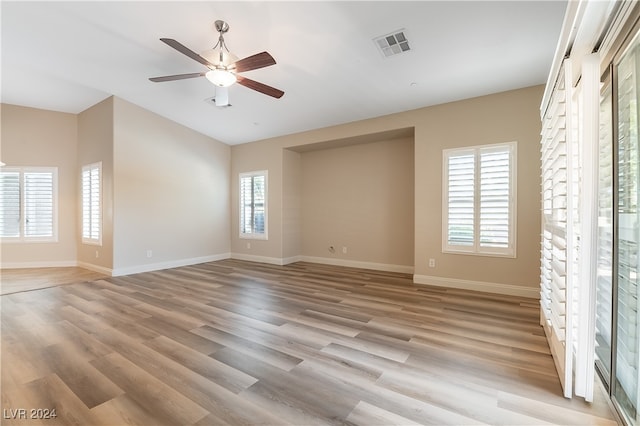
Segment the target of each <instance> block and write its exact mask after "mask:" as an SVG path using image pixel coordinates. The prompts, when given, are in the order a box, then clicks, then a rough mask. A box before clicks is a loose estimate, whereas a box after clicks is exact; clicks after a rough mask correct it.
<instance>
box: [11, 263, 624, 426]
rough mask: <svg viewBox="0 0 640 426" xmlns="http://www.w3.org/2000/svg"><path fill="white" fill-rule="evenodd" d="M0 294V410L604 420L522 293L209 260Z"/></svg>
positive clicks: (221, 417) (114, 416) (386, 420)
mask: <svg viewBox="0 0 640 426" xmlns="http://www.w3.org/2000/svg"><path fill="white" fill-rule="evenodd" d="M0 303H1V320H2V346H1V352H0V354H1V366H2V374H1V376H2V377H1V379H2V383H1V384H2V391H1V393H2V412H3V420H2V424H6V425H18V424H29V425H32V424H33V425H37V424H46V425H56V424H69V425H129V424H139V425H220V424H231V425H238V424H262V425H266V424H269V425H279V424H295V425H321V424H360V425H383V424H384V425H387V424H453V425H463V424H465V425H466V424H508V425H540V424H563V425H587V424H601V425H610V424H615V420H614V417H613V415H612V413H611V411H610V409H609V406H608V404H607V403H606V399H605V398H604V396H603V395H602V394H601V393H598V395H597V398H596V401H595V402H594V403H593V404H587V403H584V402H581V401H580V400H579V399H576V398H574V399H572V400H567V399H565V398H563V397H562V396H561V395H562V392H561V389H560V384H559V381H558V378H557V376H556V372H555V370H554V366H553V362H552V360H551V357H550V355H549V350H548V347H547V344H546V341H545V338H544V336H543V332H542V329H541V327H540V326H539V325H538V318H539V314H538V303H537V301H532V300H528V299H520V298H517V297H508V296H497V295H489V294H482V293H474V292H469V291H461V290H452V289H443V288H436V287H429V286H422V285H414V284H412V283H411V278H410V276H408V275H403V274H394V273H383V272H375V271H367V270H359V269H350V268H341V267H332V266H323V265H314V264H309V263H296V264H292V265H289V266H284V267H280V266H271V265H263V264H255V263H249V262H241V261H235V260H224V261H219V262H211V263H205V264H201V265H194V266H188V267H182V268H175V269H170V270H164V271H158V272H149V273H142V274H136V275H131V276H126V277H117V278H115V277H114V278H104V279H98V280H95V281H93V282H81V283H77V284H70V285H64V286H57V287H51V288H46V289H41V290H34V291H27V292H19V293H14V294H8V295H3V296H1V297H0ZM20 409H25V410H26V412H25V417H26V419H20V418H15V417H21V414H22V412H21V411H19V410H20ZM32 409H36V410H37V409H42V410H52V409H55V413H56V416H57V417H55V418H53V419H49V420H45V419H33V418H30V417H31V415H32V414H35V415H36V416H38V415H39V416H42V415H43V414H46V413H47V412H46V411H39V412H38V411H34V412H31V410H32ZM7 417H9V418H7Z"/></svg>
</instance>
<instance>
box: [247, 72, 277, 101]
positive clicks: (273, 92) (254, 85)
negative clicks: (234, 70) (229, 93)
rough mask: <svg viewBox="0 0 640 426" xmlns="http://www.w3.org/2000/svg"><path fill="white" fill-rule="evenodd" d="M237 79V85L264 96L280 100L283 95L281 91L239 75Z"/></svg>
mask: <svg viewBox="0 0 640 426" xmlns="http://www.w3.org/2000/svg"><path fill="white" fill-rule="evenodd" d="M237 78H238V84H242V85H243V86H244V87H248V88H249V89H253V90H255V91H257V92H260V93H264V94H265V95H268V96H272V97H274V98H276V99H280V98H281V97H282V95H284V92H283V91H282V90H280V89H276V88H275V87H271V86H267V85H266V84H264V83H260V82H257V81H255V80H251V79H249V78H246V77H243V76H241V75H238V76H237Z"/></svg>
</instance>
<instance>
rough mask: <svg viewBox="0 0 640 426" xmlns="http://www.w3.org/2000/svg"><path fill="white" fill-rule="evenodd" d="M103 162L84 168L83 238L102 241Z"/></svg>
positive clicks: (91, 241) (87, 241)
mask: <svg viewBox="0 0 640 426" xmlns="http://www.w3.org/2000/svg"><path fill="white" fill-rule="evenodd" d="M101 185H102V164H101V163H95V164H90V165H87V166H84V167H83V168H82V239H83V242H85V243H97V244H101V243H102V213H101V211H102V195H101Z"/></svg>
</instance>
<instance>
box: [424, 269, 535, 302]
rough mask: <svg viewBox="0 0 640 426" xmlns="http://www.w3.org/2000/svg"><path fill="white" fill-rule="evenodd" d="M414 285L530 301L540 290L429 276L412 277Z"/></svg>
mask: <svg viewBox="0 0 640 426" xmlns="http://www.w3.org/2000/svg"><path fill="white" fill-rule="evenodd" d="M413 282H414V283H416V284H426V285H433V286H437V287H449V288H459V289H462V290H474V291H482V292H485V293H496V294H504V295H507V296H519V297H526V298H530V299H539V298H540V289H539V288H537V287H522V286H518V285H513V284H500V283H489V282H484V281H471V280H460V279H457V278H445V277H433V276H430V275H414V276H413Z"/></svg>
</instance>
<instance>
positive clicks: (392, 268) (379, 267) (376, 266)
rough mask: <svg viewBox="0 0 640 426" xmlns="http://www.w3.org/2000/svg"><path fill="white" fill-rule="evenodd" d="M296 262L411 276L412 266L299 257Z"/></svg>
mask: <svg viewBox="0 0 640 426" xmlns="http://www.w3.org/2000/svg"><path fill="white" fill-rule="evenodd" d="M298 261H300V262H310V263H321V264H324V265H335V266H346V267H349V268H361V269H373V270H375V271H386V272H398V273H403V274H413V266H405V265H392V264H388V263H376V262H363V261H360V260H348V259H334V258H331V257H315V256H299V259H298Z"/></svg>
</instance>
